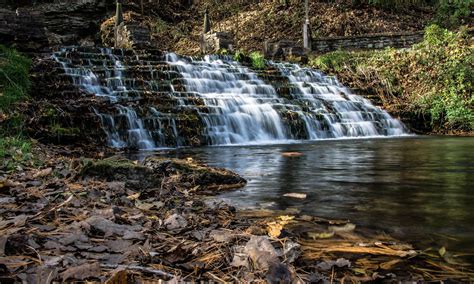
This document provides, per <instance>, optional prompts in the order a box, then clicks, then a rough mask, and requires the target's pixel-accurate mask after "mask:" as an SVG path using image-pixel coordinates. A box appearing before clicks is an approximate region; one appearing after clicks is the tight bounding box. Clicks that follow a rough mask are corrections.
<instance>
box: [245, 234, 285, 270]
mask: <svg viewBox="0 0 474 284" xmlns="http://www.w3.org/2000/svg"><path fill="white" fill-rule="evenodd" d="M244 252H245V253H246V254H247V255H248V256H249V258H250V259H251V260H252V262H253V263H254V265H255V267H256V268H257V269H259V270H267V269H268V268H269V267H270V264H271V263H272V262H279V260H278V254H277V251H276V250H275V248H274V247H273V246H272V244H271V243H270V241H269V240H268V238H267V237H265V236H252V237H251V238H250V240H249V241H248V242H247V244H246V245H245V248H244Z"/></svg>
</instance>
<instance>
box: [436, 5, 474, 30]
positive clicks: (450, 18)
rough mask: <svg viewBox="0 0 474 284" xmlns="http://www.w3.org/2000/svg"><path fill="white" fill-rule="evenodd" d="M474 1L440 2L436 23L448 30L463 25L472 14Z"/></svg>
mask: <svg viewBox="0 0 474 284" xmlns="http://www.w3.org/2000/svg"><path fill="white" fill-rule="evenodd" d="M472 5H474V0H439V1H438V5H437V9H436V16H435V22H436V23H437V24H438V25H440V26H443V27H446V28H455V27H458V26H460V25H461V24H463V21H464V19H467V18H468V17H469V14H470V13H471V9H470V6H472Z"/></svg>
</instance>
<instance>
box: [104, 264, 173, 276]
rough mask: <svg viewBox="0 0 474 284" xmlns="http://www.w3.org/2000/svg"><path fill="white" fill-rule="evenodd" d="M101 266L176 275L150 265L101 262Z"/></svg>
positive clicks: (161, 274)
mask: <svg viewBox="0 0 474 284" xmlns="http://www.w3.org/2000/svg"><path fill="white" fill-rule="evenodd" d="M100 267H102V268H109V269H124V270H127V269H128V270H138V271H142V272H146V273H151V274H156V275H160V276H165V277H169V278H175V277H176V276H175V275H173V274H171V273H168V272H164V271H162V270H158V269H153V268H148V267H143V266H138V265H112V264H101V265H100Z"/></svg>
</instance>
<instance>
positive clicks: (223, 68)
mask: <svg viewBox="0 0 474 284" xmlns="http://www.w3.org/2000/svg"><path fill="white" fill-rule="evenodd" d="M53 58H54V59H55V60H56V61H57V62H58V64H60V66H61V67H62V68H63V70H64V73H65V74H66V75H67V76H69V77H70V78H71V81H72V84H73V85H75V86H77V87H78V88H79V89H81V90H82V91H84V92H85V93H88V94H91V95H95V96H97V97H98V98H101V99H104V100H108V101H109V102H110V103H111V104H113V105H115V106H116V108H115V111H113V112H110V110H107V111H103V110H96V112H97V115H99V116H100V118H101V120H102V125H103V128H104V131H105V133H106V135H107V137H108V141H109V144H110V145H111V146H114V147H129V148H135V149H154V148H157V147H176V146H187V145H235V144H267V143H281V142H284V141H288V140H317V139H327V138H347V137H376V136H399V135H404V134H406V130H405V128H404V126H403V124H402V123H400V122H399V121H398V120H396V119H394V118H392V117H390V115H389V114H388V113H387V112H385V111H383V110H381V109H380V108H378V107H375V106H374V105H372V104H371V103H370V102H369V101H368V100H366V99H364V98H362V97H360V96H357V95H355V94H353V93H351V92H350V90H349V89H348V88H346V87H344V86H342V85H341V84H340V83H339V82H338V81H337V80H336V79H335V78H334V77H329V76H325V75H324V74H322V73H320V72H318V71H316V70H313V69H310V68H302V67H300V66H298V65H296V64H284V63H273V62H268V66H267V68H266V69H265V70H259V71H255V70H251V69H249V68H248V67H245V66H243V65H241V64H240V63H238V62H236V61H233V60H232V58H231V57H228V56H205V57H204V58H191V57H180V56H177V55H176V54H173V53H159V52H158V53H153V54H150V53H146V52H144V51H142V52H140V51H131V50H120V49H107V48H102V49H100V48H63V49H62V50H60V51H58V52H56V53H54V55H53Z"/></svg>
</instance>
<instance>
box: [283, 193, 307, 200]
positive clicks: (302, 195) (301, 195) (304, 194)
mask: <svg viewBox="0 0 474 284" xmlns="http://www.w3.org/2000/svg"><path fill="white" fill-rule="evenodd" d="M283 196H285V197H291V198H297V199H305V198H306V193H295V192H291V193H285V194H283Z"/></svg>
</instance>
